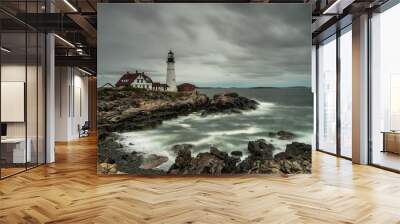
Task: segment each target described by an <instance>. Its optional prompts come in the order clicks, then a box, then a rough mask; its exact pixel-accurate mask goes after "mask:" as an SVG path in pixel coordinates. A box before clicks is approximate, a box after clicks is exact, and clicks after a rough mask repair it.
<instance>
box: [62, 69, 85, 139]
mask: <svg viewBox="0 0 400 224" xmlns="http://www.w3.org/2000/svg"><path fill="white" fill-rule="evenodd" d="M55 85H56V91H55V120H56V121H55V126H56V133H55V140H56V141H70V140H73V139H77V138H79V132H78V125H80V126H82V125H83V124H84V123H85V121H87V120H88V105H89V102H88V78H87V77H86V76H84V74H83V73H82V72H80V71H79V70H77V69H76V68H72V67H56V84H55Z"/></svg>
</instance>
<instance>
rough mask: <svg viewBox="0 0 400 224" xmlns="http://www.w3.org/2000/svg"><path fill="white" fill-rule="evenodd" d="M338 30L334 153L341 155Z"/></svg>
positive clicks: (337, 43)
mask: <svg viewBox="0 0 400 224" xmlns="http://www.w3.org/2000/svg"><path fill="white" fill-rule="evenodd" d="M340 35H341V32H340V30H337V31H336V154H337V155H338V156H341V131H342V130H341V119H340V93H341V91H340V82H341V65H340Z"/></svg>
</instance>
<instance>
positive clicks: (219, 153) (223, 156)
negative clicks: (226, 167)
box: [210, 146, 228, 160]
mask: <svg viewBox="0 0 400 224" xmlns="http://www.w3.org/2000/svg"><path fill="white" fill-rule="evenodd" d="M210 153H211V154H212V155H214V156H216V157H218V158H219V159H222V160H225V159H226V158H228V153H226V152H222V151H220V150H218V149H217V148H216V147H214V146H211V147H210Z"/></svg>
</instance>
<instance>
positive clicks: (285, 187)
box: [0, 137, 400, 224]
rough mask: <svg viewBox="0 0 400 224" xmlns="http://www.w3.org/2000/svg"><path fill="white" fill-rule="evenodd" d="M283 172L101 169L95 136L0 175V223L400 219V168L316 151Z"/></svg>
mask: <svg viewBox="0 0 400 224" xmlns="http://www.w3.org/2000/svg"><path fill="white" fill-rule="evenodd" d="M313 160H314V161H313V174H312V175H296V176H291V177H288V178H285V177H276V176H272V177H271V176H242V177H223V178H215V177H214V178H205V177H186V178H172V177H163V178H145V177H127V176H114V177H101V176H97V175H96V164H95V163H96V142H95V138H93V137H91V138H86V139H84V140H81V141H76V142H72V143H70V144H58V145H57V162H56V163H55V164H51V165H47V166H42V167H39V168H36V169H34V170H30V171H28V172H26V173H22V174H20V175H17V176H14V177H11V178H8V179H5V180H3V181H0V223H11V224H14V223H111V224H112V223H118V224H122V223H168V224H178V223H213V224H223V223H371V224H380V223H382V224H387V223H400V175H398V174H395V173H390V172H387V171H383V170H380V169H377V168H373V167H369V166H358V165H352V164H351V163H350V162H349V161H347V160H343V159H337V158H335V157H333V156H329V155H325V154H322V153H318V152H315V153H314V154H313Z"/></svg>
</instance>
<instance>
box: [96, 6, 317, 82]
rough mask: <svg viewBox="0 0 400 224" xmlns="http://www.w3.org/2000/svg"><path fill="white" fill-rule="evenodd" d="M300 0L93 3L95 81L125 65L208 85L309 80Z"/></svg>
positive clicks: (306, 22)
mask: <svg viewBox="0 0 400 224" xmlns="http://www.w3.org/2000/svg"><path fill="white" fill-rule="evenodd" d="M310 24H311V11H310V9H309V6H308V5H305V4H254V3H253V4H99V7H98V84H99V86H100V85H103V84H104V83H107V82H110V83H112V84H114V83H115V82H116V81H117V80H118V79H119V78H120V76H121V75H122V74H123V73H124V72H126V71H133V72H134V71H135V70H138V71H144V72H146V73H147V74H149V76H150V77H151V78H152V79H153V81H159V82H162V83H165V82H166V71H167V65H166V57H167V53H168V50H170V49H171V50H172V51H173V52H174V53H175V61H176V63H175V72H176V79H177V83H178V84H179V83H183V82H190V83H193V84H195V85H197V86H209V87H254V86H274V87H284V86H310V84H311V74H310V73H311V28H310Z"/></svg>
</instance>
